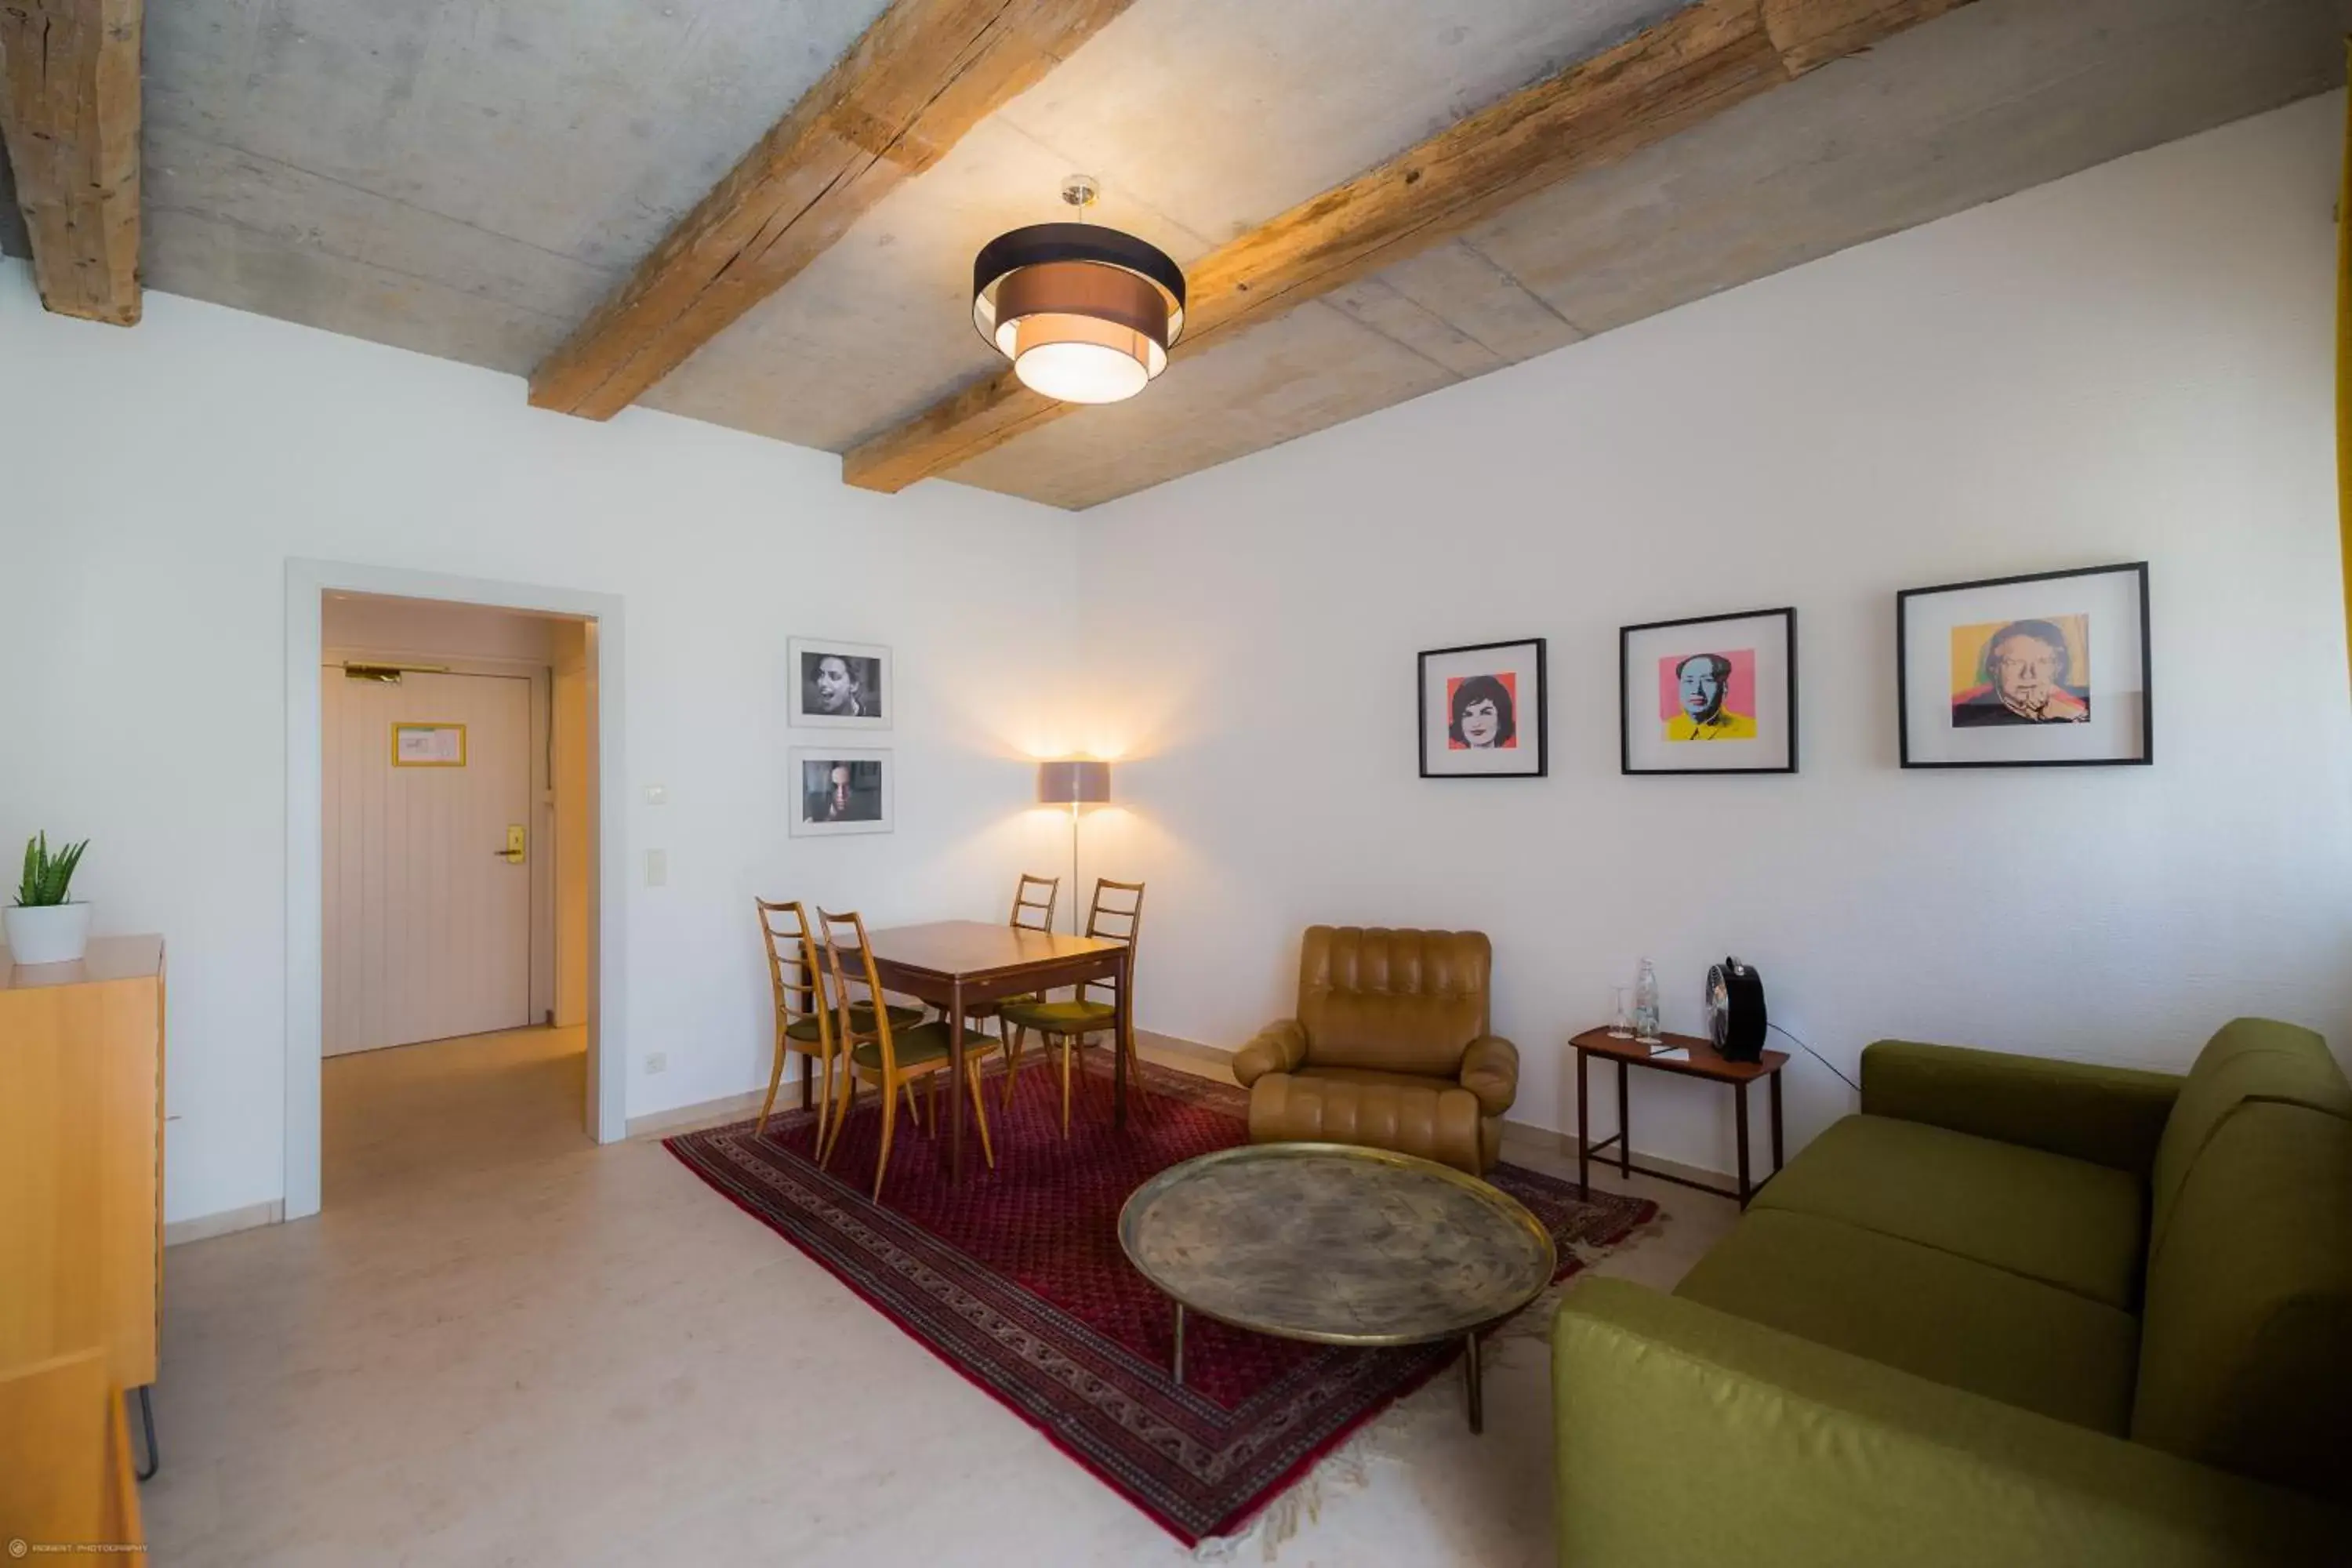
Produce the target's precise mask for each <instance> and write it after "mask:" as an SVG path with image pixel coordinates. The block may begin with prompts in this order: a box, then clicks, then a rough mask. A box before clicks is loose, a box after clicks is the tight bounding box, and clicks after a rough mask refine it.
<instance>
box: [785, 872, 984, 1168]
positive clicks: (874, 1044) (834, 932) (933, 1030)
mask: <svg viewBox="0 0 2352 1568" xmlns="http://www.w3.org/2000/svg"><path fill="white" fill-rule="evenodd" d="M816 918H817V922H818V924H819V926H820V927H821V928H822V929H823V931H824V952H825V956H826V958H827V960H828V961H829V962H830V963H831V965H832V968H833V983H834V992H835V995H836V996H837V997H839V998H840V1015H839V1017H838V1019H837V1023H836V1026H837V1027H838V1029H839V1031H840V1037H841V1038H842V1040H843V1041H844V1042H845V1047H846V1048H845V1051H844V1053H843V1059H844V1061H845V1064H846V1065H847V1067H848V1069H849V1083H848V1089H847V1093H846V1094H845V1097H844V1099H843V1101H842V1108H841V1114H840V1115H838V1116H836V1117H835V1118H834V1122H833V1132H832V1134H831V1138H830V1140H829V1142H827V1143H826V1145H825V1147H824V1150H823V1152H820V1153H819V1155H818V1157H817V1163H818V1164H819V1165H820V1166H821V1165H823V1164H824V1163H825V1162H826V1161H828V1160H830V1159H831V1158H832V1157H833V1144H834V1143H837V1142H840V1141H841V1130H842V1128H843V1127H844V1126H845V1125H847V1123H848V1121H849V1114H850V1112H851V1111H853V1110H856V1108H857V1085H858V1082H859V1080H860V1079H864V1080H866V1081H868V1082H871V1083H873V1084H874V1085H875V1087H876V1088H877V1089H880V1090H881V1093H882V1147H881V1149H880V1151H879V1152H877V1154H876V1155H875V1156H874V1201H875V1202H876V1203H880V1202H881V1201H882V1177H883V1174H884V1173H886V1172H887V1171H888V1169H889V1168H890V1142H891V1139H892V1137H893V1135H894V1134H895V1133H896V1132H897V1131H898V1097H899V1095H900V1094H902V1093H904V1094H906V1095H907V1096H908V1105H909V1106H910V1107H911V1106H912V1104H913V1103H914V1100H913V1094H912V1089H913V1086H914V1085H915V1084H916V1083H917V1082H919V1081H923V1080H929V1082H928V1084H927V1089H928V1091H929V1095H930V1097H931V1115H930V1125H931V1126H932V1128H933V1129H935V1130H936V1129H937V1127H938V1126H939V1120H940V1113H939V1077H940V1075H941V1074H944V1073H945V1072H947V1071H948V1070H949V1068H950V1067H951V1065H952V1064H953V1062H954V1059H955V1058H954V1056H953V1053H952V1051H951V1050H950V1039H949V1035H948V1029H949V1027H950V1024H949V1021H948V1020H946V1019H944V1018H934V1019H932V1020H931V1021H930V1022H929V1023H928V1024H912V1025H908V1024H903V1023H901V1022H899V1020H898V1018H897V1017H895V1016H893V1015H895V1014H897V1013H898V1012H900V1011H901V1009H898V1008H895V1007H891V1006H888V1005H887V1004H886V1005H884V1006H883V1007H882V1008H881V1009H880V1010H879V1011H878V1012H877V1010H876V1009H875V1008H874V1007H873V1006H872V1005H866V1006H865V1007H864V1008H862V1009H861V1008H859V1007H858V1006H856V1005H853V1004H851V1003H850V1002H849V1000H848V997H849V988H850V987H851V986H853V985H861V984H862V985H864V986H865V987H866V995H867V997H868V998H878V997H880V996H881V995H882V977H881V975H880V974H879V973H877V972H876V970H875V967H874V950H873V948H872V947H871V946H870V945H869V944H868V943H867V942H866V921H865V919H864V917H862V916H860V915H859V914H857V913H856V911H855V910H852V911H850V912H848V913H846V914H834V913H832V912H830V911H829V910H823V909H820V910H817V912H816ZM845 947H846V948H849V949H851V950H852V952H851V962H852V963H855V964H856V968H855V969H854V970H852V969H847V968H845V967H844V964H843V960H842V949H843V948H845ZM962 1027H963V1031H964V1037H963V1044H964V1058H963V1065H964V1079H965V1083H966V1087H967V1088H969V1089H971V1110H972V1115H973V1116H974V1117H975V1118H976V1119H978V1121H979V1122H980V1150H981V1152H982V1154H984V1155H986V1156H987V1157H988V1165H989V1169H991V1170H994V1169H995V1168H996V1150H995V1147H994V1145H993V1144H992V1143H991V1142H989V1136H988V1108H987V1107H986V1106H985V1105H984V1104H982V1100H981V1093H980V1064H981V1057H982V1052H983V1051H985V1050H986V1048H987V1047H990V1046H992V1045H994V1044H995V1043H996V1042H995V1041H994V1040H993V1039H992V1038H990V1037H988V1036H986V1035H983V1034H980V1033H978V1032H977V1031H975V1030H974V1029H972V1028H971V1026H970V1025H968V1024H967V1025H964V1026H962ZM948 1092H949V1093H950V1094H952V1093H954V1092H955V1089H954V1086H953V1085H950V1086H949V1089H948Z"/></svg>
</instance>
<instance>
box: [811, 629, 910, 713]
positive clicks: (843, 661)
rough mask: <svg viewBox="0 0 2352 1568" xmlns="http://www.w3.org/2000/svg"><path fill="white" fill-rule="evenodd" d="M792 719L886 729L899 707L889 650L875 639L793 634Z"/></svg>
mask: <svg viewBox="0 0 2352 1568" xmlns="http://www.w3.org/2000/svg"><path fill="white" fill-rule="evenodd" d="M789 648H790V654H791V658H792V667H793V668H792V687H793V697H792V722H793V725H794V726H795V727H796V728H797V727H811V726H813V727H815V728H818V729H841V730H887V729H888V728H889V727H890V720H891V717H892V714H893V712H894V711H895V710H894V708H893V706H892V703H893V699H894V695H895V694H894V693H893V692H892V691H891V689H890V650H889V649H888V648H887V647H877V646H875V645H874V644H872V643H856V642H832V641H828V640H824V639H821V638H817V637H793V638H792V639H791V642H790V645H789Z"/></svg>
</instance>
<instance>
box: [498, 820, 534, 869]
mask: <svg viewBox="0 0 2352 1568" xmlns="http://www.w3.org/2000/svg"><path fill="white" fill-rule="evenodd" d="M525 842H526V840H525V838H524V837H523V830H522V827H521V826H520V824H517V825H516V826H510V827H509V828H508V829H507V847H505V848H503V849H494V850H492V851H490V858H491V859H493V860H503V861H505V862H506V863H507V864H508V865H509V866H520V865H521V864H522V861H523V847H524V844H525Z"/></svg>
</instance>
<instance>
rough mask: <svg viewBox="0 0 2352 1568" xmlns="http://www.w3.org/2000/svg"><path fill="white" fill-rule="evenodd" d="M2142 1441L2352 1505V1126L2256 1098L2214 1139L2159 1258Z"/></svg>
mask: <svg viewBox="0 0 2352 1568" xmlns="http://www.w3.org/2000/svg"><path fill="white" fill-rule="evenodd" d="M2131 1435H2132V1436H2134V1437H2135V1438H2137V1439H2138V1440H2139V1441H2141V1442H2144V1443H2152V1444H2154V1445H2156V1446H2157V1447H2160V1448H2167V1449H2169V1450H2171V1451H2172V1452H2174V1453H2176V1454H2179V1455H2181V1456H2182V1457H2184V1458H2192V1459H2197V1460H2200V1461H2202V1462H2203V1463H2206V1464H2209V1465H2218V1466H2220V1467H2221V1468H2224V1469H2230V1470H2235V1471H2238V1472H2239V1473H2240V1474H2242V1475H2248V1476H2252V1477H2254V1478H2256V1479H2261V1480H2266V1481H2272V1482H2275V1483H2277V1484H2278V1485H2281V1486H2287V1487H2293V1488H2295V1489H2298V1490H2302V1491H2305V1492H2309V1493H2312V1494H2314V1495H2315V1496H2318V1497H2322V1498H2327V1499H2331V1500H2334V1501H2336V1502H2337V1503H2339V1504H2342V1503H2352V1121H2345V1120H2343V1119H2341V1118H2338V1117H2335V1116H2331V1115H2329V1114H2327V1113H2326V1112H2325V1111H2320V1110H2310V1109H2308V1108H2306V1107H2304V1106H2300V1105H2284V1104H2278V1103H2270V1102H2261V1101H2252V1102H2247V1103H2244V1104H2242V1105H2240V1106H2239V1107H2238V1109H2237V1110H2235V1111H2234V1112H2233V1113H2232V1114H2231V1115H2230V1116H2228V1117H2226V1118H2224V1119H2223V1120H2222V1121H2221V1124H2220V1125H2219V1126H2218V1127H2217V1128H2216V1129H2215V1131H2214V1132H2213V1134H2212V1135H2211V1137H2210V1138H2209V1139H2207V1140H2206V1142H2205V1143H2204V1146H2203V1148H2202V1150H2201V1152H2200V1153H2199V1154H2198V1157H2197V1161H2196V1163H2195V1165H2194V1167H2193V1168H2192V1169H2191V1170H2190V1171H2189V1177H2188V1180H2187V1181H2186V1182H2185V1183H2184V1184H2182V1186H2181V1188H2180V1191H2179V1195H2178V1196H2177V1197H2176V1198H2175V1199H2174V1200H2173V1206H2172V1228H2171V1230H2170V1232H2169V1234H2168V1236H2167V1237H2166V1240H2165V1244H2164V1246H2163V1247H2162V1248H2161V1249H2160V1250H2159V1251H2158V1253H2157V1254H2156V1255H2155V1257H2154V1258H2153V1259H2152V1261H2151V1263H2150V1265H2149V1268H2148V1280H2147V1312H2146V1313H2145V1315H2144V1317H2143V1320H2142V1340H2141V1345H2140V1363H2139V1394H2138V1399H2137V1404H2136V1405H2135V1407H2134V1409H2133V1412H2132V1428H2131ZM2345 1561H2347V1562H2352V1531H2347V1535H2346V1537H2345Z"/></svg>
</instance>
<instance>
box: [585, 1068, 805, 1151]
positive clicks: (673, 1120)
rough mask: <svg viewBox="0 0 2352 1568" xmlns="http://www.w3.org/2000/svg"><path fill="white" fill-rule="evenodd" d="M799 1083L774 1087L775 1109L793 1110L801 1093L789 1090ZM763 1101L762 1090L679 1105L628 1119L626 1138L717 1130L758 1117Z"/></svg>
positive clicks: (764, 1091) (790, 1079)
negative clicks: (734, 1122) (727, 1124)
mask: <svg viewBox="0 0 2352 1568" xmlns="http://www.w3.org/2000/svg"><path fill="white" fill-rule="evenodd" d="M799 1082H800V1079H798V1078H796V1077H791V1076H787V1077H786V1078H785V1079H784V1081H783V1082H782V1083H781V1084H779V1085H777V1086H776V1104H777V1106H778V1107H779V1108H784V1107H790V1108H794V1109H797V1108H798V1107H799V1105H800V1102H801V1098H800V1096H801V1091H800V1090H799V1089H796V1088H794V1087H793V1086H794V1085H795V1084H797V1083H799ZM767 1098H768V1091H767V1089H765V1088H764V1087H763V1088H760V1089H751V1090H750V1091H748V1092H746V1093H743V1094H730V1095H725V1096H722V1097H721V1098H719V1099H718V1100H703V1101H702V1102H700V1103H699V1104H697V1105H680V1106H677V1107H674V1108H673V1109H671V1110H655V1111H649V1112H647V1113H646V1115H643V1116H632V1117H630V1118H629V1133H628V1135H629V1136H630V1137H631V1138H632V1139H637V1138H667V1137H669V1136H670V1135H671V1134H672V1133H676V1132H693V1131H698V1130H699V1129H701V1128H705V1127H718V1126H721V1125H723V1124H725V1123H727V1122H730V1121H742V1120H743V1118H745V1117H747V1116H757V1115H759V1114H760V1102H761V1100H765V1099H767Z"/></svg>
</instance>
